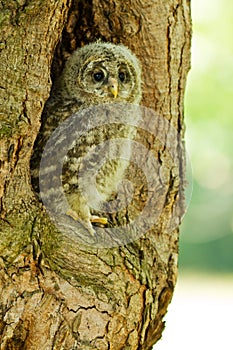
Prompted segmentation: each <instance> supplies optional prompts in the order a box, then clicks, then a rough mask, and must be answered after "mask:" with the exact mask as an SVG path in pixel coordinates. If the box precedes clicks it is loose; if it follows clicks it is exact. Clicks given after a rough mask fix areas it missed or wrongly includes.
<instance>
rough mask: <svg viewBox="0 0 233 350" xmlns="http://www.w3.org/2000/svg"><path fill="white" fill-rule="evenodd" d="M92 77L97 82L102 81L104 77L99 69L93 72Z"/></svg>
mask: <svg viewBox="0 0 233 350" xmlns="http://www.w3.org/2000/svg"><path fill="white" fill-rule="evenodd" d="M93 78H94V80H95V81H97V82H98V83H99V82H100V81H102V80H103V79H104V73H103V72H101V71H99V72H96V73H94V74H93Z"/></svg>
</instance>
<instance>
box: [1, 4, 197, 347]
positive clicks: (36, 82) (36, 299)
mask: <svg viewBox="0 0 233 350" xmlns="http://www.w3.org/2000/svg"><path fill="white" fill-rule="evenodd" d="M0 9H1V15H0V20H1V22H0V32H1V43H0V59H1V65H0V74H1V83H0V96H1V111H0V113H1V114H0V118H1V127H0V135H1V140H0V170H1V173H0V205H1V226H0V233H1V240H0V267H1V270H0V339H1V341H0V349H20V350H21V349H35V350H38V349H46V350H49V349H103V350H104V349H115V350H117V349H131V350H133V349H141V350H144V349H151V348H152V345H153V344H154V343H155V342H156V341H157V340H158V339H159V338H160V337H161V333H162V330H163V328H164V322H163V316H164V314H165V313H166V310H167V306H168V304H169V302H170V300H171V297H172V294H173V290H174V286H175V282H176V275H177V256H178V228H177V225H175V226H174V225H171V220H174V221H176V222H179V221H180V217H181V211H182V210H181V204H180V198H179V197H180V184H181V183H182V177H183V165H184V148H183V143H182V136H183V95H184V87H185V80H186V75H187V72H188V69H189V55H190V53H189V48H190V36H191V33H190V4H189V1H188V0H168V1H166V2H164V1H162V0H149V1H142V0H136V1H134V2H131V1H124V0H117V1H109V0H108V1H107V0H92V1H84V0H73V1H71V0H51V1H45V0H40V1H38V0H29V1H24V0H20V1H11V0H7V1H1V2H0ZM96 38H101V39H102V40H105V41H106V40H107V41H111V42H114V43H119V42H121V43H123V44H126V45H127V46H128V47H130V48H131V49H132V51H133V52H135V53H136V55H137V56H138V57H139V58H140V60H141V63H142V69H143V81H144V85H143V88H144V99H143V104H144V105H145V106H147V107H151V108H153V109H155V110H156V111H158V112H159V114H160V115H161V116H162V117H163V118H165V119H167V120H168V121H169V122H170V124H169V125H172V126H173V127H174V128H175V129H176V130H177V134H178V135H179V136H181V137H178V138H176V139H172V140H171V143H172V144H173V152H174V153H173V155H174V157H173V162H172V164H171V163H170V160H169V157H167V156H166V147H163V149H160V150H159V151H158V150H157V148H156V147H157V146H156V145H153V140H146V141H145V140H144V142H145V143H147V144H149V147H150V148H153V147H154V150H155V152H157V157H158V159H159V160H160V163H161V167H163V169H164V172H165V173H166V174H167V176H168V178H169V181H168V186H167V191H166V194H165V198H164V199H163V202H162V204H163V211H162V214H161V216H160V219H159V220H158V221H157V224H156V225H155V226H154V227H153V229H150V230H149V231H148V232H147V233H146V234H145V235H144V236H143V237H141V238H140V239H138V240H137V241H135V242H133V243H130V244H128V245H125V246H119V247H115V248H108V249H107V248H105V249H104V248H102V249H101V248H98V249H97V248H94V247H91V246H85V245H81V244H77V242H76V241H75V239H72V238H71V237H68V236H66V235H65V234H63V233H62V232H58V231H57V230H56V228H55V227H54V226H53V224H52V223H51V222H50V220H49V218H48V217H47V214H46V212H45V211H44V209H43V207H42V205H41V204H40V203H39V202H38V200H37V199H36V197H35V196H34V193H33V191H32V189H31V185H30V171H29V164H30V156H31V153H32V149H33V143H34V140H35V138H36V136H37V133H38V130H39V127H40V117H41V114H42V111H43V107H44V104H45V102H46V99H47V98H48V96H49V91H50V88H51V79H50V74H51V66H52V77H54V76H55V75H56V74H59V72H60V70H61V68H62V66H63V63H64V61H65V59H66V58H67V57H68V56H69V54H70V53H71V52H72V51H73V50H74V49H75V48H76V47H78V46H81V45H83V44H85V43H88V42H90V41H94V40H95V39H96ZM55 48H56V50H55ZM53 59H54V60H53ZM52 61H53V65H52ZM151 123H153V120H151ZM158 127H159V125H158ZM167 132H168V133H169V130H168V131H167ZM138 137H139V139H140V137H141V139H142V140H143V134H142V135H141V136H140V133H139V136H138ZM174 164H175V166H174ZM174 227H175V228H174Z"/></svg>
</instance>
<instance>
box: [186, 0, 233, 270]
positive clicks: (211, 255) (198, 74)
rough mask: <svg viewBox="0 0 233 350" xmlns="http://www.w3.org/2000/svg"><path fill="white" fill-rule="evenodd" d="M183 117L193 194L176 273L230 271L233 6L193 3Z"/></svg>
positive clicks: (226, 0)
mask: <svg viewBox="0 0 233 350" xmlns="http://www.w3.org/2000/svg"><path fill="white" fill-rule="evenodd" d="M192 7H193V9H192V12H193V24H194V26H193V46H192V69H191V72H190V74H189V79H188V85H187V92H186V101H185V107H186V109H185V115H186V124H187V134H186V142H187V149H188V151H189V153H190V157H191V161H192V167H193V180H194V191H193V197H192V201H191V204H190V207H189V209H188V213H187V215H186V217H185V219H184V222H183V226H182V234H181V258H180V263H181V267H192V268H196V269H211V270H226V271H229V270H232V271H233V216H232V214H233V186H232V178H233V176H232V175H233V171H232V169H233V161H232V159H233V138H232V128H233V108H232V107H233V106H232V96H233V84H232V81H233V65H232V57H233V41H232V33H233V21H232V19H233V18H232V17H233V15H232V14H233V3H232V2H231V1H230V0H224V1H218V0H214V1H212V2H211V3H210V2H209V1H207V0H204V1H201V0H195V1H193V3H192Z"/></svg>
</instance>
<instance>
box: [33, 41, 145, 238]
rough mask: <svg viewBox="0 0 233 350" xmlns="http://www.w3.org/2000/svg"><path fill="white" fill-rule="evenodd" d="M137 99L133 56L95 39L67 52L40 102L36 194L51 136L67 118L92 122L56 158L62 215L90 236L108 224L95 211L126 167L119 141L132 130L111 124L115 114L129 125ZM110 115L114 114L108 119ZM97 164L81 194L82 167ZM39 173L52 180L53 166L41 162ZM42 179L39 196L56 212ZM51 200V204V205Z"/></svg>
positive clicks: (126, 149)
mask: <svg viewBox="0 0 233 350" xmlns="http://www.w3.org/2000/svg"><path fill="white" fill-rule="evenodd" d="M140 100H141V69H140V64H139V61H138V59H137V58H136V56H135V55H134V54H133V53H132V52H131V51H130V50H129V49H128V48H127V47H125V46H123V45H114V44H112V43H103V42H100V41H98V42H95V43H91V44H89V45H86V46H84V47H82V48H79V49H77V50H76V51H75V52H73V54H72V55H71V56H70V58H69V59H68V60H67V62H66V64H65V67H64V69H63V72H62V74H61V76H60V77H59V78H58V79H57V80H56V81H55V82H54V84H53V88H52V91H51V96H50V98H49V100H48V101H47V103H46V106H45V109H44V112H43V115H42V125H41V129H40V132H39V135H38V137H37V140H36V142H35V146H34V152H33V155H32V158H31V175H32V185H33V188H34V190H35V191H36V192H37V193H39V192H40V186H39V170H40V160H41V157H42V155H43V150H44V147H45V145H46V143H47V141H48V140H49V139H50V138H51V135H53V132H54V131H55V130H56V129H57V128H58V127H59V126H60V125H61V124H62V123H64V122H65V121H67V120H68V118H69V117H70V116H73V119H72V120H73V121H75V122H76V123H77V124H76V125H78V128H79V129H81V130H82V129H86V127H87V125H92V122H93V120H95V123H94V124H93V127H91V128H89V129H88V132H87V133H86V134H85V135H83V134H82V135H78V134H77V138H76V139H74V140H73V141H72V145H69V147H68V149H67V152H66V155H65V156H64V159H63V160H62V163H63V164H62V174H61V175H60V180H61V183H62V190H63V193H64V194H65V197H66V199H67V202H68V204H69V208H68V209H66V212H65V214H66V215H67V216H68V217H69V218H71V219H72V220H77V221H79V222H81V223H82V224H83V225H84V226H85V227H86V228H87V229H88V231H89V232H90V233H91V234H92V235H93V234H94V232H95V230H94V228H93V225H95V224H97V225H98V223H99V224H100V225H106V226H107V225H108V221H107V219H106V218H105V217H103V216H99V215H97V214H96V213H95V211H96V210H98V209H99V210H101V205H102V203H103V202H106V201H108V200H110V199H111V198H113V197H114V195H115V193H116V192H117V186H118V184H119V182H120V181H121V180H122V178H123V177H124V173H125V170H126V168H127V166H128V164H129V161H128V160H129V156H130V152H131V146H130V142H128V143H124V142H121V141H119V140H124V139H126V140H132V139H133V138H134V135H135V127H133V126H130V125H129V124H130V123H128V124H127V125H123V124H124V123H122V117H121V118H120V120H121V122H120V123H119V122H117V113H119V114H121V115H122V114H124V120H125V121H129V122H130V121H132V122H133V119H135V118H137V117H135V115H134V111H133V108H134V107H133V106H136V105H138V104H139V103H140ZM125 106H127V108H126V107H125ZM111 114H114V118H112V116H111ZM109 116H110V117H109ZM61 130H62V131H60V133H58V135H59V138H60V139H61V141H59V143H60V144H61V145H62V142H63V141H64V140H67V137H68V138H69V135H71V133H72V134H73V131H70V129H69V127H67V126H66V124H64V127H63V128H62V129H61ZM74 134H75V132H74ZM74 134H73V135H74ZM62 140H63V141H62ZM116 140H118V142H115V141H116ZM55 143H56V142H54V144H55ZM103 143H106V147H105V150H104V151H103V148H102V149H101V147H99V146H98V145H102V144H103ZM59 152H60V151H58V150H57V152H55V153H56V156H55V158H56V157H59ZM103 152H104V153H103ZM110 153H111V154H114V156H111V157H110V158H108V157H107V156H106V154H110ZM53 158H54V157H53ZM55 158H54V159H55ZM54 159H53V163H54ZM103 159H104V160H105V161H104V162H103ZM102 163H103V164H102ZM98 164H102V165H101V166H99V167H98V172H97V174H96V175H95V184H96V191H93V192H91V191H92V190H87V191H85V189H88V186H89V182H90V178H88V177H87V179H86V180H85V169H90V168H91V166H95V165H98ZM43 172H44V173H47V174H50V176H49V179H52V178H53V177H54V174H53V172H54V166H50V165H49V164H47V165H46V167H45V169H43ZM80 173H82V176H81V180H82V181H81V185H80V181H79V178H80ZM47 181H48V182H49V183H48V184H47V190H46V191H44V192H46V194H45V193H44V196H45V195H46V196H47V197H50V198H53V197H54V199H52V201H53V206H54V207H55V208H56V209H55V210H56V211H57V213H59V210H60V209H59V208H60V207H59V204H60V203H59V202H60V201H59V200H57V198H58V197H56V195H55V194H56V188H54V184H53V182H51V183H50V180H47ZM85 192H86V193H88V194H85ZM96 193H97V194H96ZM55 202H57V203H56V204H54V203H55ZM90 202H91V203H92V205H90Z"/></svg>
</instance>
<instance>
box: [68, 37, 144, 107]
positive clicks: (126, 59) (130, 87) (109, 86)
mask: <svg viewBox="0 0 233 350" xmlns="http://www.w3.org/2000/svg"><path fill="white" fill-rule="evenodd" d="M61 84H62V89H63V92H65V95H66V97H67V98H68V99H76V100H77V101H79V102H81V103H85V104H94V103H98V104H99V103H106V102H130V103H139V102H140V100H141V69H140V66H139V63H138V60H137V58H136V57H135V55H134V54H133V53H132V52H131V51H130V50H129V49H128V48H126V47H125V46H123V45H114V44H111V43H103V42H96V43H92V44H89V45H86V46H84V47H82V48H80V49H78V50H76V51H75V52H74V53H73V54H72V55H71V57H70V58H69V60H68V61H67V63H66V66H65V68H64V71H63V73H62V77H61Z"/></svg>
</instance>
